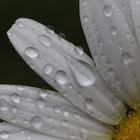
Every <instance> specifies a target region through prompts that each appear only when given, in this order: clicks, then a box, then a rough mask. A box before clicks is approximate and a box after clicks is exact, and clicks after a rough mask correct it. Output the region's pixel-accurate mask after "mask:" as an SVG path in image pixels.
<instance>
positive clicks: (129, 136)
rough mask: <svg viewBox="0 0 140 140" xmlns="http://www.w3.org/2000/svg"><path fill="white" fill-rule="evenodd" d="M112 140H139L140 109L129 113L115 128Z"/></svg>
mask: <svg viewBox="0 0 140 140" xmlns="http://www.w3.org/2000/svg"><path fill="white" fill-rule="evenodd" d="M112 140H140V108H137V109H136V111H130V112H129V113H128V115H127V117H126V118H125V119H123V120H122V121H121V122H120V123H119V125H118V126H116V127H115V129H114V133H113V136H112Z"/></svg>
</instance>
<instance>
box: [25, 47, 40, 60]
mask: <svg viewBox="0 0 140 140" xmlns="http://www.w3.org/2000/svg"><path fill="white" fill-rule="evenodd" d="M25 55H26V56H28V57H30V58H37V57H38V51H37V50H36V49H35V48H33V47H28V48H26V49H25Z"/></svg>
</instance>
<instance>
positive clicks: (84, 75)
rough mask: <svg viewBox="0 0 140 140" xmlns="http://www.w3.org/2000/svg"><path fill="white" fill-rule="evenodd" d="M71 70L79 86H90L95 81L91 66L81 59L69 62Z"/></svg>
mask: <svg viewBox="0 0 140 140" xmlns="http://www.w3.org/2000/svg"><path fill="white" fill-rule="evenodd" d="M70 67H71V70H72V71H73V74H74V76H75V79H76V81H77V83H78V84H79V85H80V86H90V85H93V84H94V83H95V81H96V77H95V75H94V73H93V69H92V68H91V66H90V65H89V64H87V63H85V62H83V61H78V62H76V63H75V62H71V63H70Z"/></svg>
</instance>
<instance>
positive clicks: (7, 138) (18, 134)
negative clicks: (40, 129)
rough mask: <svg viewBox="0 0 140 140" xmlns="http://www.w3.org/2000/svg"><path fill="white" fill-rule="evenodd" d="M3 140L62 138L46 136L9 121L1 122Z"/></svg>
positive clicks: (50, 139)
mask: <svg viewBox="0 0 140 140" xmlns="http://www.w3.org/2000/svg"><path fill="white" fill-rule="evenodd" d="M0 139H1V140H61V139H59V138H56V137H51V136H46V135H43V134H39V133H36V132H33V131H31V130H28V129H24V128H20V127H17V126H14V125H12V124H8V123H0Z"/></svg>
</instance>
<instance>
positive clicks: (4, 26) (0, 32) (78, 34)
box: [0, 0, 90, 89]
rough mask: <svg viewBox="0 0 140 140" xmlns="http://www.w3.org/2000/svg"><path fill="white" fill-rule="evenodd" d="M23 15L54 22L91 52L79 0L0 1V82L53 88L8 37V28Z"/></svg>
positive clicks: (60, 29)
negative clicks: (84, 30)
mask: <svg viewBox="0 0 140 140" xmlns="http://www.w3.org/2000/svg"><path fill="white" fill-rule="evenodd" d="M20 17H27V18H32V19H34V20H37V21H39V22H41V23H43V24H45V25H52V26H53V27H54V28H55V32H56V33H64V34H65V38H66V39H67V40H69V41H71V42H73V43H74V44H75V45H78V46H82V47H83V49H84V51H85V52H86V53H87V54H89V55H90V53H89V49H88V47H87V43H86V40H85V37H84V34H83V31H82V27H81V24H80V17H79V0H0V84H20V85H28V86H36V87H40V88H48V89H52V88H51V87H50V86H49V85H48V84H46V83H45V82H44V81H43V80H42V79H41V78H40V77H39V76H38V75H37V74H35V72H33V71H32V70H31V69H30V68H29V67H28V66H27V64H26V63H25V62H24V61H23V60H22V59H21V57H20V56H19V55H18V54H17V53H16V51H15V50H14V48H13V47H12V45H11V43H10V41H9V40H8V38H7V35H6V31H7V30H8V29H9V28H10V26H11V25H12V24H13V23H14V22H15V20H16V19H17V18H20Z"/></svg>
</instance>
